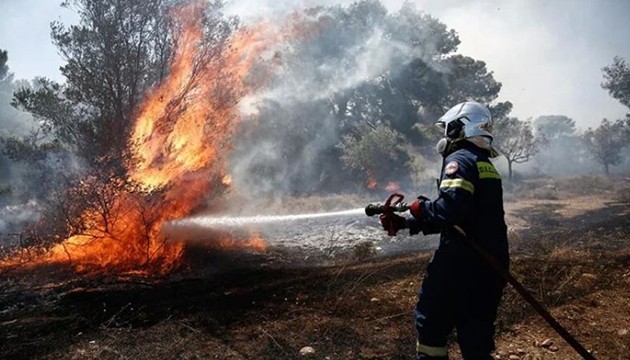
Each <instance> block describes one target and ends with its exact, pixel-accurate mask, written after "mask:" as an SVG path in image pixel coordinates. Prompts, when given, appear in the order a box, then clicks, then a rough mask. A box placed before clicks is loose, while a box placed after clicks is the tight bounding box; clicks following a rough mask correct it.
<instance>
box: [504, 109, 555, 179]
mask: <svg viewBox="0 0 630 360" xmlns="http://www.w3.org/2000/svg"><path fill="white" fill-rule="evenodd" d="M493 133H494V135H495V137H494V139H495V140H494V146H495V147H496V149H497V150H498V151H499V152H500V153H501V154H502V155H503V156H505V159H506V160H507V163H508V174H509V176H508V177H509V179H510V180H511V179H512V177H513V171H512V167H513V166H514V164H522V163H525V162H528V161H529V160H530V159H531V158H532V157H533V156H534V155H536V154H537V153H538V152H539V151H540V150H541V149H542V147H543V146H544V145H545V144H546V140H545V138H544V137H542V136H540V135H539V134H535V133H534V131H533V129H532V126H531V123H530V122H528V121H521V120H519V119H518V118H515V117H508V118H505V119H502V120H499V121H497V122H495V123H494V126H493Z"/></svg>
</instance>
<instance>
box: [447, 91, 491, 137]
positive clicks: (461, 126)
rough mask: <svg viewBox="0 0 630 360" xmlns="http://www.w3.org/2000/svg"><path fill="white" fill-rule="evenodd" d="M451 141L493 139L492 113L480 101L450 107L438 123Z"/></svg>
mask: <svg viewBox="0 0 630 360" xmlns="http://www.w3.org/2000/svg"><path fill="white" fill-rule="evenodd" d="M436 125H437V126H438V127H439V128H440V129H442V130H444V136H445V137H446V138H448V139H449V140H451V141H457V140H463V139H470V138H474V137H477V136H484V137H488V138H489V139H490V141H492V134H491V131H492V115H491V114H490V110H488V108H487V107H486V106H484V105H482V104H480V103H478V102H474V101H466V102H463V103H461V104H457V105H455V106H453V107H452V108H450V109H449V110H448V111H447V112H446V113H445V114H444V115H443V116H442V117H441V118H440V119H439V120H438V121H437V124H436Z"/></svg>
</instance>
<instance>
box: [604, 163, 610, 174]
mask: <svg viewBox="0 0 630 360" xmlns="http://www.w3.org/2000/svg"><path fill="white" fill-rule="evenodd" d="M604 171H605V172H606V176H608V175H610V173H609V172H608V163H604Z"/></svg>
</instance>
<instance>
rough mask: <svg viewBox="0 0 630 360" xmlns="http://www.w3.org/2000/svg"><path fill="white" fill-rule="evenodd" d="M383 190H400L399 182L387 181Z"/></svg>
mask: <svg viewBox="0 0 630 360" xmlns="http://www.w3.org/2000/svg"><path fill="white" fill-rule="evenodd" d="M385 190H387V191H389V192H396V191H398V190H400V184H398V183H397V182H394V181H390V182H389V183H387V186H385Z"/></svg>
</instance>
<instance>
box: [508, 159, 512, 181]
mask: <svg viewBox="0 0 630 360" xmlns="http://www.w3.org/2000/svg"><path fill="white" fill-rule="evenodd" d="M508 179H510V180H512V162H511V161H510V160H508Z"/></svg>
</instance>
